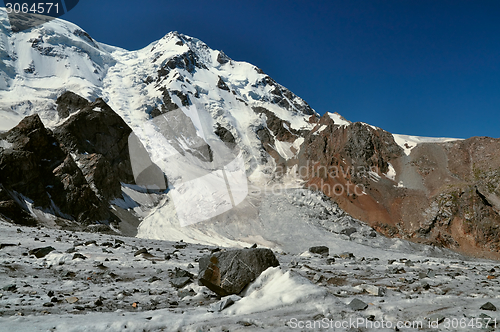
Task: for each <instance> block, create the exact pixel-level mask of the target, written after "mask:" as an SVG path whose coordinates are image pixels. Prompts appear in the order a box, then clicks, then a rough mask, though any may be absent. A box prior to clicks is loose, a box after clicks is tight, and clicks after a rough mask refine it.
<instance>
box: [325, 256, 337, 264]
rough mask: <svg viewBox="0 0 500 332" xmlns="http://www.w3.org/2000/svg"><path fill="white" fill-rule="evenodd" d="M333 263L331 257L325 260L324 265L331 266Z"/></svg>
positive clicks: (333, 260)
mask: <svg viewBox="0 0 500 332" xmlns="http://www.w3.org/2000/svg"><path fill="white" fill-rule="evenodd" d="M334 263H335V258H333V257H328V258H327V259H326V264H328V265H333V264H334Z"/></svg>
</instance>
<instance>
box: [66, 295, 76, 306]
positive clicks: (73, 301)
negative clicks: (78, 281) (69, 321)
mask: <svg viewBox="0 0 500 332" xmlns="http://www.w3.org/2000/svg"><path fill="white" fill-rule="evenodd" d="M65 300H66V302H68V303H69V304H73V303H76V302H78V300H79V299H78V298H77V297H76V296H72V297H67V298H66V299H65Z"/></svg>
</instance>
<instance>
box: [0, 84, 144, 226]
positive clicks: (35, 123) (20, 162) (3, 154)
mask: <svg viewBox="0 0 500 332" xmlns="http://www.w3.org/2000/svg"><path fill="white" fill-rule="evenodd" d="M68 99H73V100H74V101H77V102H78V103H77V105H76V106H75V103H71V102H68ZM58 101H59V106H60V108H61V109H63V112H64V113H65V115H66V117H68V116H69V115H70V113H72V114H71V116H70V117H68V118H66V119H65V120H64V121H63V122H62V123H61V124H60V125H58V126H56V127H55V128H54V129H53V130H50V129H47V128H46V127H45V126H44V124H43V123H42V121H41V120H40V117H39V116H38V115H36V114H35V115H31V116H28V117H26V118H24V119H23V120H22V121H21V122H20V123H19V124H18V125H17V126H16V127H14V128H12V129H11V130H9V131H8V132H6V133H3V134H2V137H0V140H1V142H2V145H1V146H2V147H0V215H2V216H3V217H5V218H7V219H8V220H11V221H13V222H15V223H19V224H27V225H34V224H36V223H37V222H39V221H42V222H44V223H47V222H49V221H50V219H52V220H51V221H52V222H55V225H59V226H62V225H66V226H68V225H69V224H68V222H70V223H71V221H73V222H76V223H77V225H79V226H87V225H92V224H96V223H104V224H109V223H110V222H113V221H116V220H117V218H116V217H115V216H114V214H113V213H111V212H110V210H109V206H110V201H111V200H113V199H115V198H122V189H121V184H122V183H130V184H134V183H135V182H134V176H133V172H132V168H131V165H130V156H129V147H128V139H129V135H130V133H131V132H132V130H131V129H130V127H129V126H128V125H127V124H126V123H125V122H124V121H123V120H122V119H121V118H120V117H119V116H118V115H117V114H116V113H115V112H114V111H113V110H112V109H111V108H110V107H109V106H108V105H107V104H106V103H104V101H102V100H100V99H98V100H96V101H95V102H94V103H90V102H88V101H86V100H85V99H83V98H81V97H79V96H77V95H75V94H73V93H70V92H67V93H65V94H64V95H63V96H62V97H61V98H59V99H58ZM70 106H75V108H74V109H72V108H71V107H70ZM47 216H51V217H47ZM48 219H49V220H48ZM52 226H54V225H52Z"/></svg>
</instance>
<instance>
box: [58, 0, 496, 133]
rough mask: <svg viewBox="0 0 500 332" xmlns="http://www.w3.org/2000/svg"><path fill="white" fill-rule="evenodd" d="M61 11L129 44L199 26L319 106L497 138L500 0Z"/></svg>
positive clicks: (95, 32) (158, 0)
mask: <svg viewBox="0 0 500 332" xmlns="http://www.w3.org/2000/svg"><path fill="white" fill-rule="evenodd" d="M62 18H63V19H66V20H68V21H71V22H73V23H75V24H78V25H79V26H81V27H82V28H83V29H84V30H86V31H87V32H88V33H89V34H90V35H91V36H92V37H93V38H95V39H96V40H98V41H100V42H103V43H106V44H111V45H115V46H120V47H123V48H126V49H129V50H135V49H139V48H142V47H145V46H146V45H148V44H149V43H151V42H153V41H155V40H157V39H160V38H161V37H163V36H164V35H165V34H166V33H168V32H169V31H173V30H176V31H179V32H181V33H184V34H187V35H190V36H193V37H197V38H199V39H201V40H203V41H204V42H206V43H207V44H208V45H209V46H210V47H211V48H213V49H219V50H223V51H224V52H225V53H226V54H227V55H228V56H230V57H231V58H233V59H235V60H242V61H247V62H250V63H252V64H254V65H257V66H259V67H261V68H262V69H263V70H264V71H265V72H266V73H268V74H269V75H270V76H271V77H273V78H274V79H275V80H277V81H278V82H280V83H281V84H283V85H284V86H286V87H288V88H289V89H290V90H292V91H293V92H295V93H296V94H297V95H299V96H301V97H302V98H304V99H305V100H306V101H307V102H308V103H309V104H310V105H311V106H312V107H313V108H314V109H315V110H316V111H318V112H319V113H321V114H323V113H325V112H327V111H329V112H338V113H340V114H342V115H343V116H344V117H346V118H347V119H348V120H351V121H363V122H367V123H370V124H373V125H376V126H379V127H381V128H383V129H386V130H388V131H390V132H394V133H404V134H412V135H420V136H446V137H461V138H467V137H471V136H491V137H500V125H499V124H500V1H496V0H491V1H481V0H477V1H460V0H453V1H440V0H432V1H427V0H414V1H405V0H394V1H389V0H388V1H354V0H349V1H347V0H344V1H332V0H330V1H291V0H288V1H287V0H285V1H277V0H266V1H259V0H252V1H234V0H233V1H224V0H218V1H208V0H201V1H194V0H188V1H168V0H144V1H128V0H104V1H103V0H81V1H80V3H79V4H78V6H76V7H75V8H74V9H73V10H72V11H71V12H69V13H68V14H66V15H64V16H63V17H62Z"/></svg>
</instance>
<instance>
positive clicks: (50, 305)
mask: <svg viewBox="0 0 500 332" xmlns="http://www.w3.org/2000/svg"><path fill="white" fill-rule="evenodd" d="M43 306H44V307H47V308H49V307H53V306H54V303H52V302H46V303H44V304H43Z"/></svg>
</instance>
